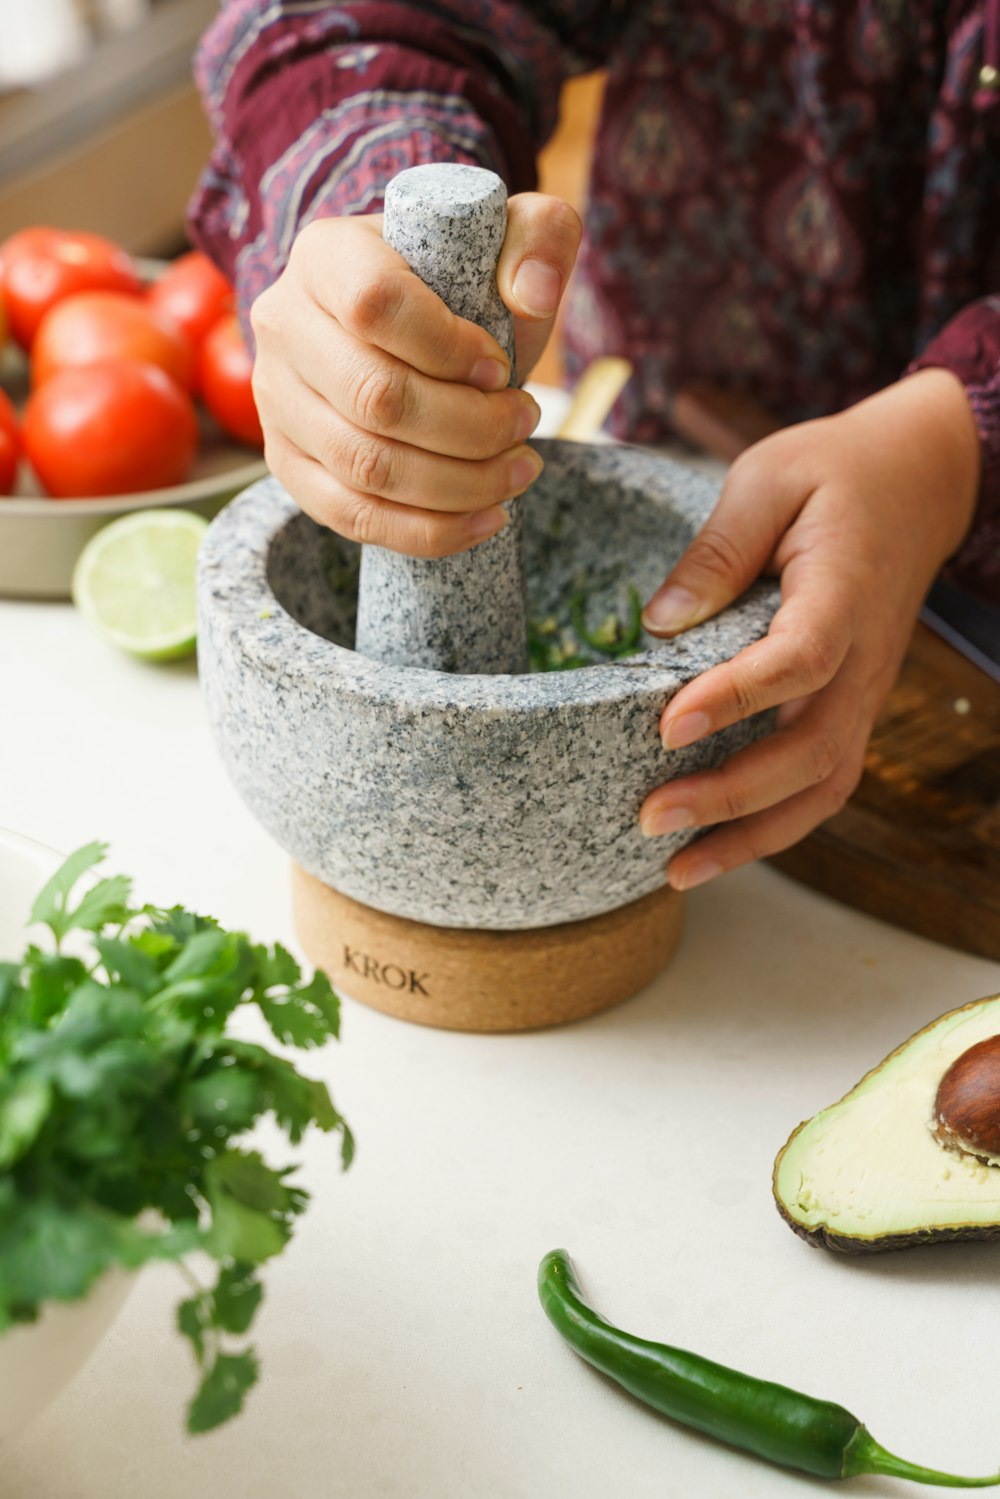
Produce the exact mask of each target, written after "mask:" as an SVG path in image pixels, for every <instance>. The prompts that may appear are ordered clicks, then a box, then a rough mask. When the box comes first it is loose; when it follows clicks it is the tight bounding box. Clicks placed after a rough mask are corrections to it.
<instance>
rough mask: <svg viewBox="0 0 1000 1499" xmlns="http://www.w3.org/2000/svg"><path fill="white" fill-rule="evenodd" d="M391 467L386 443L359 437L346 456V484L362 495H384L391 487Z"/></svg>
mask: <svg viewBox="0 0 1000 1499" xmlns="http://www.w3.org/2000/svg"><path fill="white" fill-rule="evenodd" d="M393 467H394V464H393V459H392V449H391V448H390V447H389V446H388V444H387V443H384V442H378V441H377V440H376V441H372V439H370V438H366V437H361V438H359V439H357V440H356V441H355V442H354V443H352V445H351V449H350V453H349V455H348V483H349V484H350V485H351V487H352V488H353V489H358V490H360V491H361V492H362V493H363V494H384V493H385V491H386V490H387V489H389V488H390V487H391V485H392V472H393Z"/></svg>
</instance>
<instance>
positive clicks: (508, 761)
mask: <svg viewBox="0 0 1000 1499" xmlns="http://www.w3.org/2000/svg"><path fill="white" fill-rule="evenodd" d="M538 448H539V451H540V452H541V453H542V455H543V457H544V458H545V462H546V468H545V472H544V473H543V474H542V477H541V478H540V479H539V480H538V482H537V484H535V485H534V486H533V487H532V489H531V490H530V491H529V493H528V496H527V498H526V503H525V507H524V513H525V557H526V563H527V589H528V595H527V596H528V610H529V614H530V615H531V617H532V618H535V619H538V618H542V617H544V616H545V615H547V614H549V613H550V612H553V611H557V610H558V609H559V608H560V607H561V605H562V604H564V602H565V599H566V596H567V593H570V592H572V591H573V590H574V589H575V588H577V587H578V586H579V583H580V581H581V580H582V581H584V582H585V584H586V587H587V590H588V594H589V596H590V599H591V605H592V608H593V611H594V617H595V618H599V617H600V616H601V614H602V612H606V611H607V610H608V609H610V608H616V607H617V608H619V609H621V608H622V607H623V606H624V605H625V603H626V600H627V591H628V586H629V584H633V585H634V586H635V587H636V588H638V590H639V592H640V593H641V595H642V597H643V598H647V597H648V596H649V595H650V593H651V592H652V591H653V589H654V588H655V587H656V586H657V584H658V583H659V582H660V581H661V580H662V577H663V574H664V572H665V570H666V569H667V567H668V566H669V565H670V563H671V562H672V560H673V559H674V558H676V557H677V556H678V555H679V554H680V552H681V551H682V550H683V548H684V546H685V545H686V544H687V542H688V540H689V539H690V537H691V536H692V535H693V533H694V531H695V530H696V529H697V528H698V527H699V526H700V525H701V523H702V522H703V521H704V519H705V518H706V516H707V515H708V513H709V511H710V510H711V507H712V505H713V503H714V500H715V497H716V493H717V487H716V486H715V485H714V484H713V483H711V482H710V481H708V480H706V479H705V478H703V477H702V476H700V475H698V474H693V473H691V472H689V471H688V470H686V469H683V468H680V467H678V466H677V465H675V464H672V463H669V462H667V461H666V460H665V459H661V458H658V457H656V456H655V455H652V454H649V453H645V452H642V451H639V450H635V449H630V448H624V447H613V446H607V447H597V446H595V447H588V446H586V445H583V444H575V443H560V442H539V443H538ZM357 550H358V549H357V548H356V547H352V546H351V544H350V543H347V542H344V541H341V540H340V539H339V538H336V537H334V536H332V535H331V534H330V533H329V532H325V531H323V530H322V529H321V528H320V527H318V526H316V525H315V523H314V522H312V521H310V520H309V519H308V518H307V517H306V516H304V515H302V514H301V513H300V512H299V510H298V508H297V506H296V505H295V503H294V501H293V500H292V499H291V498H289V496H288V495H287V494H285V492H284V491H283V490H282V489H281V487H280V486H279V485H278V484H277V482H276V481H274V480H264V481H262V482H261V483H259V484H256V485H254V486H253V488H251V489H249V490H247V491H246V492H245V493H244V494H243V495H242V496H240V498H239V499H237V500H235V501H234V502H233V503H232V504H231V505H230V506H229V507H228V508H227V509H226V510H225V511H223V513H222V514H221V515H220V516H219V517H218V519H217V520H215V521H214V522H213V524H212V526H211V527H210V529H209V532H208V534H207V536H206V538H205V542H204V544H203V546H202V549H201V556H200V559H199V604H200V615H201V619H200V636H199V658H200V663H201V672H202V678H203V682H204V689H205V694H206V699H207V703H208V711H209V715H210V719H211V722H212V725H213V729H214V732H215V735H216V738H217V741H218V744H219V747H220V749H221V752H222V755H223V758H224V760H225V762H226V764H227V766H228V769H229V772H230V774H231V775H232V777H233V780H234V781H235V783H236V785H237V787H238V788H239V790H240V792H241V794H242V796H243V797H244V799H245V800H246V802H247V804H248V805H249V807H250V808H251V809H252V811H253V812H254V814H255V815H256V816H257V817H258V818H259V820H260V821H261V823H262V824H263V825H264V826H265V827H266V828H267V829H268V831H269V832H270V833H271V834H272V836H273V837H274V838H275V839H276V840H277V842H278V843H279V844H281V845H282V847H283V848H285V849H286V850H287V851H288V853H289V854H291V855H292V856H293V857H294V858H295V859H297V860H298V861H299V863H300V864H302V865H303V866H304V867H305V868H306V869H307V870H309V872H310V873H312V874H314V875H316V876H318V877H319V878H320V879H322V880H325V881H326V882H327V883H328V884H330V885H332V886H334V887H335V888H336V889H338V890H341V891H343V892H344V893H345V894H346V895H350V896H353V897H354V898H355V899H356V900H360V901H364V902H365V903H366V904H367V905H370V906H374V907H376V908H378V909H379V910H383V911H390V912H393V913H395V914H397V915H400V916H408V917H411V918H413V919H415V920H418V921H425V922H431V923H433V924H436V925H441V926H459V927H461V926H465V927H481V928H494V929H504V928H519V927H540V926H546V925H550V924H552V923H555V922H560V921H575V920H581V919H583V918H584V917H588V916H594V915H597V914H598V913H600V912H602V911H610V910H613V909H615V908H616V907H618V906H621V905H625V904H627V903H628V902H629V901H632V900H636V899H638V897H639V896H641V895H645V894H647V893H648V892H649V891H651V890H654V889H656V888H658V887H659V886H661V885H662V884H663V883H664V880H665V866H666V862H667V858H668V856H669V854H670V853H671V852H672V851H674V850H676V849H677V848H679V847H681V846H682V845H683V844H684V843H686V842H688V841H689V839H690V837H691V835H690V834H687V833H682V834H677V835H676V836H675V837H673V838H668V839H655V840H647V839H645V838H643V836H642V834H641V833H640V832H639V828H638V824H637V821H636V817H637V813H638V810H639V807H640V805H641V803H642V801H643V799H644V797H645V796H646V795H647V793H648V792H650V791H651V790H652V789H653V788H654V787H656V786H658V785H660V784H662V783H663V782H664V781H666V780H668V779H669V778H670V777H672V776H675V775H679V774H682V773H683V772H684V771H687V770H693V769H697V768H701V767H705V766H714V765H718V764H719V763H720V762H721V761H722V760H723V759H724V758H725V757H726V755H728V754H730V753H731V752H732V751H733V750H736V749H738V748H741V747H742V746H743V745H745V744H747V743H749V742H750V741H751V740H753V739H755V738H757V737H759V735H760V734H762V733H763V732H766V730H767V728H768V727H769V722H770V720H769V716H767V715H764V716H762V717H760V718H757V719H754V720H751V721H749V722H747V723H744V724H738V725H734V726H733V727H732V728H731V729H728V730H725V731H724V732H722V733H720V734H717V735H714V736H713V737H712V738H711V739H709V740H706V741H705V742H704V743H701V744H696V745H692V746H690V747H689V748H687V749H684V750H680V751H675V752H673V753H667V752H666V751H665V750H664V749H663V747H662V745H661V743H660V739H659V735H658V732H657V725H658V719H659V715H660V712H661V710H662V708H663V705H664V704H665V703H666V701H667V700H668V698H670V697H671V696H672V695H673V694H674V693H675V692H676V691H677V690H678V689H679V688H680V687H681V686H682V685H683V683H685V682H687V681H689V680H690V679H691V678H692V677H694V676H696V675H698V673H700V672H702V671H705V670H707V669H708V668H709V667H711V666H714V665H715V664H716V663H717V662H719V661H723V660H726V659H728V658H729V657H730V656H732V655H734V654H735V653H736V652H737V651H738V650H740V649H741V648H742V647H743V646H745V645H747V644H749V643H750V641H752V640H756V639H757V638H759V637H760V636H761V635H763V634H764V633H765V632H766V630H767V626H768V624H769V622H770V619H771V616H772V614H773V612H774V610H775V609H776V607H777V603H778V590H777V587H776V586H775V585H774V584H772V583H758V584H756V585H755V586H754V588H753V589H751V590H750V592H749V593H748V594H746V595H745V596H744V598H743V599H741V600H740V601H739V602H738V603H737V604H736V605H734V606H733V607H732V608H731V609H728V610H726V611H725V612H724V613H723V614H721V615H719V616H718V618H717V619H714V620H711V621H709V622H708V623H706V624H704V625H701V626H699V627H697V628H696V629H694V630H691V631H689V632H688V633H687V634H686V635H684V636H683V637H681V638H680V639H678V640H676V641H670V642H657V643H653V642H652V641H650V640H648V639H644V640H643V641H642V642H641V644H642V646H643V648H642V649H640V650H639V651H638V652H637V653H636V655H634V656H632V657H630V658H629V659H628V660H625V661H618V662H610V663H608V664H606V665H600V666H593V667H587V668H585V669H583V670H579V671H567V672H552V673H543V674H537V675H530V676H492V677H491V676H469V675H463V676H453V675H448V674H445V673H442V672H435V671H427V670H423V669H411V670H406V669H400V668H398V667H394V666H388V665H385V664H382V663H379V662H375V661H372V660H370V659H368V658H366V657H365V656H363V655H362V654H360V653H359V652H357V651H354V650H352V649H351V642H352V636H351V627H352V618H351V616H352V613H353V606H352V600H351V598H350V596H349V590H350V579H351V571H352V565H353V560H354V558H355V557H356V554H357ZM345 580H346V583H345ZM335 584H336V586H334V585H335Z"/></svg>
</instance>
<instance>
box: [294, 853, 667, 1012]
mask: <svg viewBox="0 0 1000 1499" xmlns="http://www.w3.org/2000/svg"><path fill="white" fill-rule="evenodd" d="M292 901H293V909H294V916H295V927H296V931H297V932H298V936H299V940H300V942H301V943H302V946H303V948H304V949H305V952H306V954H307V955H308V957H309V959H310V961H311V962H312V963H314V964H315V965H316V966H317V967H318V968H323V969H325V970H326V972H327V973H328V974H329V976H330V979H331V981H332V983H333V984H334V986H335V987H336V988H338V989H342V990H343V991H344V993H345V994H349V995H350V996H351V997H352V998H353V999H359V1000H362V1001H363V1002H364V1003H365V1004H367V1005H371V1006H372V1008H373V1009H376V1010H382V1011H384V1012H385V1013H386V1014H387V1015H395V1016H397V1017H398V1018H399V1019H401V1020H411V1021H414V1022H416V1024H418V1025H433V1026H440V1027H442V1028H444V1029H446V1030H456V1031H521V1030H536V1029H539V1028H540V1027H542V1026H549V1025H562V1024H563V1023H564V1022H565V1021H568V1020H582V1019H583V1017H584V1016H585V1015H594V1014H596V1013H597V1012H598V1011H599V1010H607V1009H610V1008H611V1006H612V1005H617V1004H621V1003H622V1001H623V1000H626V999H630V998H631V997H632V995H634V994H637V993H638V992H639V990H640V989H643V988H645V986H646V985H647V984H648V983H650V982H651V981H652V980H653V979H654V978H655V977H656V976H657V974H658V973H660V972H662V970H663V969H664V968H665V967H666V965H667V964H668V963H669V961H670V959H671V958H672V957H673V954H674V952H675V950H676V948H677V944H678V942H679V941H680V935H681V926H682V923H683V911H684V901H683V897H682V896H681V895H679V894H678V893H677V892H676V891H674V890H670V889H663V890H656V891H654V892H653V894H652V895H646V896H643V898H642V899H641V900H637V901H633V902H632V904H631V905H628V906H622V907H621V908H620V909H619V910H617V911H610V912H608V913H607V914H606V915H604V916H594V917H592V918H591V919H590V920H588V921H572V922H566V923H565V924H563V925H561V926H550V927H537V928H534V929H532V930H526V931H513V932H488V931H470V930H464V929H461V928H456V927H437V926H427V925H425V924H424V923H422V922H418V921H407V920H406V919H405V918H404V917H401V916H388V915H386V914H385V912H383V911H374V910H372V909H371V907H370V906H363V905H361V904H360V902H359V901H356V900H351V899H350V898H349V897H348V896H346V895H341V894H340V893H339V892H338V891H336V890H332V889H331V888H330V887H329V886H328V885H324V884H323V883H322V882H321V881H320V880H317V879H315V878H314V877H313V876H312V875H310V874H307V873H306V872H305V870H303V869H301V868H300V867H299V866H298V865H297V864H293V866H292Z"/></svg>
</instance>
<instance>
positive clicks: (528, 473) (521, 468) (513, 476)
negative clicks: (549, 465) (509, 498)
mask: <svg viewBox="0 0 1000 1499" xmlns="http://www.w3.org/2000/svg"><path fill="white" fill-rule="evenodd" d="M544 467H545V465H544V464H543V462H542V460H541V459H540V458H539V456H538V454H537V453H536V452H534V451H533V449H531V448H525V450H524V452H523V453H521V454H519V455H518V457H517V458H515V459H514V460H513V462H512V463H511V465H510V468H509V470H508V483H509V484H510V488H511V491H512V493H515V494H516V493H519V492H520V491H521V490H522V489H527V487H528V485H529V484H533V483H534V481H535V480H536V479H537V478H538V475H539V474H540V473H541V471H542V469H543V468H544Z"/></svg>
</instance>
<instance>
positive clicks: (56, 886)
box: [31, 843, 108, 942]
mask: <svg viewBox="0 0 1000 1499" xmlns="http://www.w3.org/2000/svg"><path fill="white" fill-rule="evenodd" d="M107 852H108V845H107V844H106V843H87V844H85V845H84V847H83V848H78V849H77V850H76V852H75V853H73V854H70V856H69V858H68V859H67V860H66V861H65V863H63V864H62V865H61V866H60V867H59V868H58V869H57V870H56V872H55V874H54V875H53V876H52V878H51V879H50V880H48V881H47V883H46V884H44V885H43V886H42V888H41V890H40V891H39V892H38V895H37V896H36V897H35V903H34V905H33V906H32V908H31V921H32V923H36V922H37V923H39V924H41V925H44V926H47V927H48V928H49V930H50V931H51V932H52V935H53V936H54V937H55V939H56V942H61V941H62V939H63V937H65V935H66V933H67V932H68V931H69V929H70V926H71V925H72V922H71V920H70V918H69V914H68V902H69V895H70V891H71V890H72V889H73V886H74V885H75V884H76V882H77V881H78V880H79V879H80V878H81V877H82V876H83V875H85V874H86V873H87V871H88V870H90V869H94V868H96V866H97V865H98V864H102V863H103V862H104V860H105V858H106V857H107Z"/></svg>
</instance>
